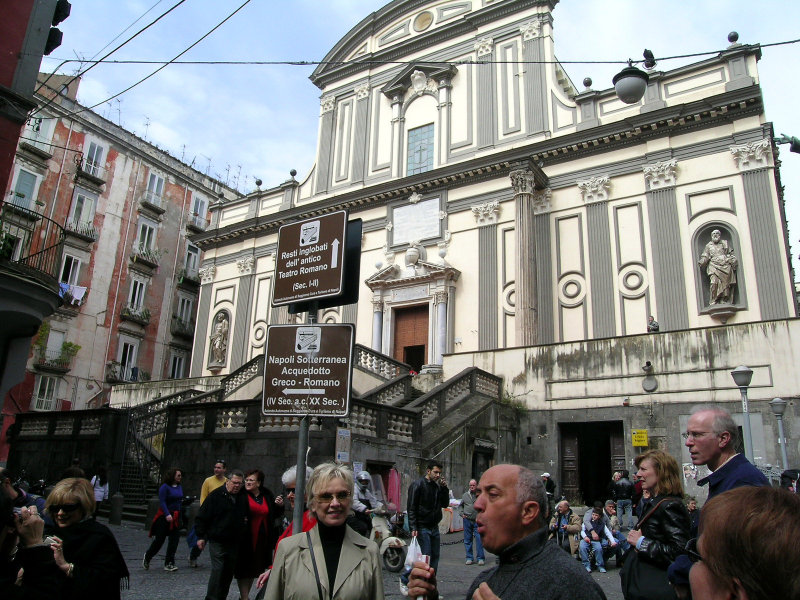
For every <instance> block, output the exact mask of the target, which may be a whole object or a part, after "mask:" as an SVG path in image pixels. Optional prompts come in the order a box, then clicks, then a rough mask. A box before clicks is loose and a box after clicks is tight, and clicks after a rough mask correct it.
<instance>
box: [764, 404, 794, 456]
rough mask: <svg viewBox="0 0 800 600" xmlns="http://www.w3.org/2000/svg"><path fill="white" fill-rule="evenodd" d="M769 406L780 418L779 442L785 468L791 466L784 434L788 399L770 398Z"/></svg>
mask: <svg viewBox="0 0 800 600" xmlns="http://www.w3.org/2000/svg"><path fill="white" fill-rule="evenodd" d="M769 407H770V408H771V409H772V414H773V415H775V418H776V419H778V442H779V443H780V446H781V462H782V463H783V468H784V469H788V468H789V457H788V456H787V455H786V437H784V435H783V411H785V410H786V400H784V399H783V398H773V399H772V400H770V403H769Z"/></svg>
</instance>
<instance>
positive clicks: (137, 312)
mask: <svg viewBox="0 0 800 600" xmlns="http://www.w3.org/2000/svg"><path fill="white" fill-rule="evenodd" d="M120 318H122V319H124V320H126V321H133V322H134V323H139V324H140V325H147V324H148V323H150V309H149V308H145V307H142V306H133V305H131V304H126V305H124V306H123V307H122V311H121V312H120Z"/></svg>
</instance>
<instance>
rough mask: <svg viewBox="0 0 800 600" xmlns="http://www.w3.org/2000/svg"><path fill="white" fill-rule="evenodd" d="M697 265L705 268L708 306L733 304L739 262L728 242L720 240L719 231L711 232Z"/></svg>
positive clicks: (720, 234)
mask: <svg viewBox="0 0 800 600" xmlns="http://www.w3.org/2000/svg"><path fill="white" fill-rule="evenodd" d="M697 264H699V265H700V268H701V269H703V268H705V270H706V273H707V274H708V279H709V297H708V303H709V304H710V305H714V304H731V303H733V292H734V288H735V286H736V269H737V268H738V267H739V261H738V259H737V258H736V255H735V254H734V253H733V248H731V247H730V245H729V243H728V241H727V240H723V239H722V233H721V232H720V230H719V229H715V230H714V231H712V232H711V241H710V242H708V243H707V244H706V247H705V248H703V253H702V254H701V255H700V260H699V261H697Z"/></svg>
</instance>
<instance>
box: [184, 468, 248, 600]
mask: <svg viewBox="0 0 800 600" xmlns="http://www.w3.org/2000/svg"><path fill="white" fill-rule="evenodd" d="M243 482H244V473H242V472H241V471H232V472H231V475H230V479H228V481H227V482H226V483H225V485H222V486H220V487H218V488H217V489H215V490H214V491H213V492H211V493H210V494H209V495H208V496H207V497H206V501H205V502H203V504H202V505H201V506H200V511H199V512H198V513H197V518H196V519H195V531H196V532H197V547H198V548H199V549H200V550H201V551H202V550H203V549H204V548H205V546H206V542H208V553H209V555H210V557H211V575H210V576H209V578H208V590H207V591H206V600H225V598H227V597H228V589H229V588H230V586H231V581H232V580H233V567H234V565H235V564H236V558H237V554H238V550H239V541H240V539H241V536H242V533H243V532H244V531H245V528H246V526H247V498H246V496H245V494H241V493H240V492H241V490H242V484H243Z"/></svg>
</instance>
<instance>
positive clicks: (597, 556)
mask: <svg viewBox="0 0 800 600" xmlns="http://www.w3.org/2000/svg"><path fill="white" fill-rule="evenodd" d="M589 544H591V546H592V550H594V560H595V562H596V563H597V568H598V569H605V567H606V563H605V561H604V560H603V550H605V549H606V547H607V546H608V540H603V541H602V542H595V541H594V540H592V541H591V542H587V541H586V540H584V539H582V540H581V545H580V547H579V548H578V551H579V552H580V555H581V560H582V561H583V566H584V567H586V568H587V569H589V568H591V564H590V563H589Z"/></svg>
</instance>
